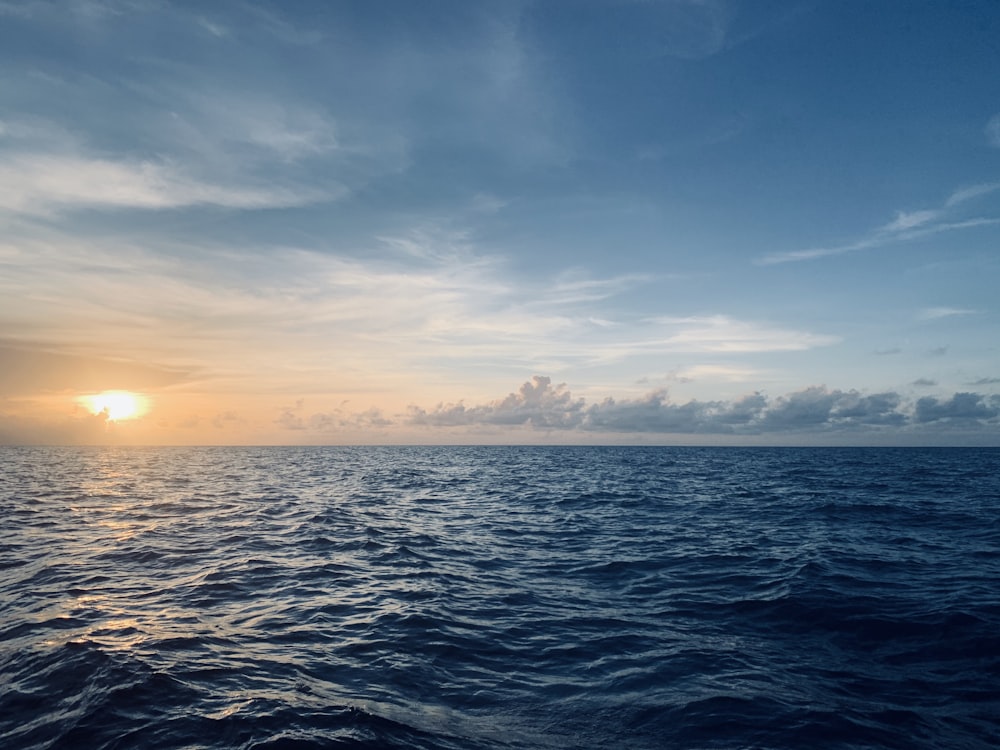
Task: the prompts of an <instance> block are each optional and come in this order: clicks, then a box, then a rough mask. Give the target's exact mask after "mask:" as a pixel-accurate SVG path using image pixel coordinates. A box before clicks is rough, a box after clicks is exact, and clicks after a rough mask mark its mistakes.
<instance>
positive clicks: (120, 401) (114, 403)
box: [80, 391, 146, 421]
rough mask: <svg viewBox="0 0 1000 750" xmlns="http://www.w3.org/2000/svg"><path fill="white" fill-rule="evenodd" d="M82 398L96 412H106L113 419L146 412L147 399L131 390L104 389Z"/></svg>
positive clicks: (135, 415)
mask: <svg viewBox="0 0 1000 750" xmlns="http://www.w3.org/2000/svg"><path fill="white" fill-rule="evenodd" d="M80 400H81V401H82V402H83V403H84V405H85V406H86V407H87V408H89V409H90V410H91V411H92V412H93V413H94V414H100V413H102V412H104V413H106V414H107V415H108V419H109V420H113V421H118V420H122V419H135V418H136V417H141V416H142V415H143V414H145V413H146V399H145V398H143V397H142V396H139V395H137V394H135V393H130V392H129V391H104V392H103V393H98V394H95V395H92V396H84V397H83V398H82V399H80Z"/></svg>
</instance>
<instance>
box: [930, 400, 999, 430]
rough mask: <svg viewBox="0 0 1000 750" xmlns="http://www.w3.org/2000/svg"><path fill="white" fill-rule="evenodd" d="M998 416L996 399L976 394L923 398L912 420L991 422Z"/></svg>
mask: <svg viewBox="0 0 1000 750" xmlns="http://www.w3.org/2000/svg"><path fill="white" fill-rule="evenodd" d="M998 414H1000V409H998V408H997V399H996V397H993V398H989V397H987V396H983V395H981V394H978V393H956V394H955V395H954V396H952V397H951V398H949V399H937V398H934V397H933V396H925V397H924V398H921V399H919V400H918V401H917V404H916V408H915V410H914V419H915V420H916V421H917V422H921V423H926V422H938V421H942V420H948V421H949V422H956V421H957V422H966V423H969V422H974V423H980V422H982V421H984V420H993V419H995V418H996V416H997V415H998Z"/></svg>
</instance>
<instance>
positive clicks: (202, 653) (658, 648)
mask: <svg viewBox="0 0 1000 750" xmlns="http://www.w3.org/2000/svg"><path fill="white" fill-rule="evenodd" d="M0 747H2V748H5V749H20V748H85V749H92V748H247V749H249V748H254V749H259V750H264V748H428V749H429V748H482V749H483V750H492V749H495V748H907V749H911V748H942V749H947V750H961V749H963V748H967V749H972V748H977V749H978V748H983V749H985V748H996V747H1000V450H995V449H884V448H879V449H836V448H824V449H805V448H803V449H788V448H786V449H779V448H775V449H770V448H762V449H751V448H634V447H630V448H610V447H607V448H589V447H560V448H547V447H546V448H540V447H513V448H505V447H464V448H463V447H364V448H147V449H131V448H129V449H125V448H4V449H0Z"/></svg>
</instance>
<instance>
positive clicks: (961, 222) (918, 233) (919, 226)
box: [754, 182, 1000, 266]
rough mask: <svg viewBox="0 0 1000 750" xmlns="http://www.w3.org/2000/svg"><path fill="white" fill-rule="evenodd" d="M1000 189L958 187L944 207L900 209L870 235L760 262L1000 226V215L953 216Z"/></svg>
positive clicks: (767, 257) (759, 262)
mask: <svg viewBox="0 0 1000 750" xmlns="http://www.w3.org/2000/svg"><path fill="white" fill-rule="evenodd" d="M996 190H1000V182H991V183H983V184H980V185H973V186H970V187H966V188H960V189H958V190H955V191H954V192H953V193H952V194H951V195H950V196H949V197H948V198H947V200H946V201H945V202H944V204H943V205H942V207H941V208H935V209H923V210H919V211H898V212H897V213H896V216H895V218H894V219H892V221H889V222H887V223H886V224H883V225H882V226H880V227H877V228H876V229H874V230H872V231H871V232H870V233H868V234H867V235H865V236H863V237H861V238H859V239H857V240H854V241H853V242H847V243H844V244H841V245H830V246H828V247H814V248H806V249H803V250H792V251H790V252H781V253H770V254H768V255H764V256H762V257H760V258H757V259H756V260H755V261H754V262H755V263H756V264H757V265H763V266H769V265H776V264H779V263H795V262H799V261H806V260H816V259H818V258H826V257H830V256H834V255H843V254H845V253H852V252H856V251H859V250H869V249H872V248H877V247H882V246H884V245H889V244H893V243H897V242H905V241H908V240H914V239H919V238H921V237H927V236H930V235H934V234H940V233H943V232H954V231H959V230H962V229H973V228H976V227H983V226H994V225H1000V218H993V217H974V218H969V219H949V214H950V213H951V212H952V211H954V210H955V208H956V207H958V206H961V205H963V204H965V203H968V202H969V201H972V200H973V199H975V198H979V197H981V196H984V195H989V194H990V193H993V192H995V191H996Z"/></svg>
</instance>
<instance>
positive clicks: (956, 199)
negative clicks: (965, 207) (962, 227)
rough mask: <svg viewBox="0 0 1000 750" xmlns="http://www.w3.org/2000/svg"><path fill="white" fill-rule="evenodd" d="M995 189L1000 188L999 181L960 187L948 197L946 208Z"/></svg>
mask: <svg viewBox="0 0 1000 750" xmlns="http://www.w3.org/2000/svg"><path fill="white" fill-rule="evenodd" d="M996 190H1000V182H984V183H981V184H979V185H971V186H969V187H967V188H960V189H958V190H956V191H955V192H953V193H952V194H951V195H950V196H949V197H948V200H947V201H946V202H945V206H946V207H948V208H950V207H952V206H957V205H959V204H961V203H965V202H966V201H968V200H972V199H973V198H978V197H979V196H981V195H989V194H990V193H992V192H994V191H996Z"/></svg>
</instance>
